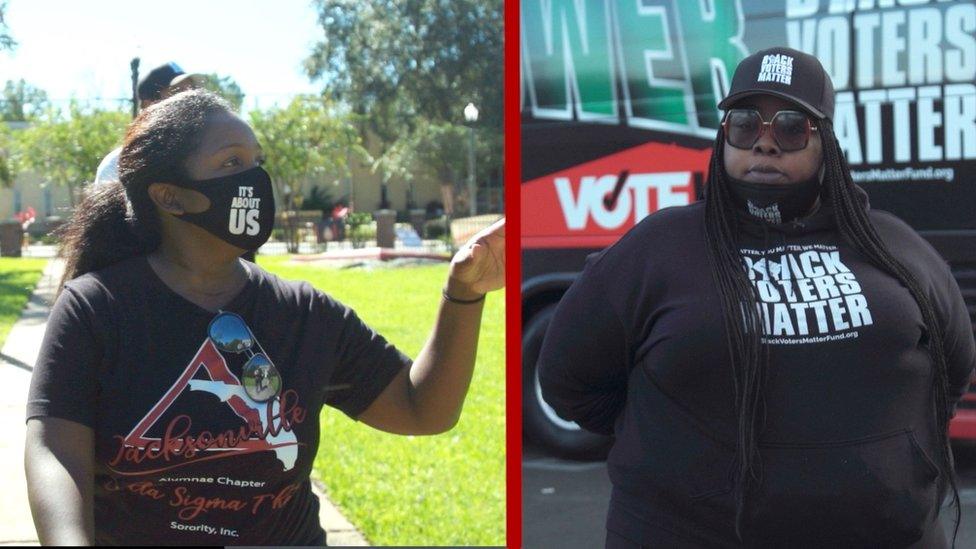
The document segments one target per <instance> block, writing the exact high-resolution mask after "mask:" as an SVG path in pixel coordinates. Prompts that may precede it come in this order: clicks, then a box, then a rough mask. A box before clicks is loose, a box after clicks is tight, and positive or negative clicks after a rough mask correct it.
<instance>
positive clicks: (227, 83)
mask: <svg viewBox="0 0 976 549" xmlns="http://www.w3.org/2000/svg"><path fill="white" fill-rule="evenodd" d="M203 77H204V79H205V82H204V87H205V88H207V89H208V90H210V91H212V92H214V93H216V94H218V95H220V96H221V97H223V98H224V99H226V100H227V101H228V102H229V103H230V104H231V105H233V106H234V110H235V111H238V112H240V110H241V105H242V104H243V103H244V92H242V91H241V87H240V86H238V85H237V82H235V81H234V79H233V78H231V77H229V76H220V75H219V74H217V73H210V74H205V75H203Z"/></svg>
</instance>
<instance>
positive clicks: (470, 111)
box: [464, 103, 478, 216]
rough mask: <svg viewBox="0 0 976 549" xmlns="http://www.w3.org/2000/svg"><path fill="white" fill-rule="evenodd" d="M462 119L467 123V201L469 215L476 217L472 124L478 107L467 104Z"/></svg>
mask: <svg viewBox="0 0 976 549" xmlns="http://www.w3.org/2000/svg"><path fill="white" fill-rule="evenodd" d="M464 119H465V120H466V121H467V122H468V200H469V201H470V203H471V215H473V216H474V215H478V196H477V195H476V194H475V184H474V123H475V122H477V121H478V107H475V106H474V103H468V104H467V105H466V106H465V107H464Z"/></svg>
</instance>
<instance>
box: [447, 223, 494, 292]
mask: <svg viewBox="0 0 976 549" xmlns="http://www.w3.org/2000/svg"><path fill="white" fill-rule="evenodd" d="M447 286H448V287H447V291H448V293H449V294H450V295H451V296H452V297H455V298H458V299H470V298H472V297H477V296H479V295H481V294H486V293H488V292H491V291H493V290H497V289H499V288H503V287H504V286H505V218H504V217H503V218H501V219H499V220H498V221H496V222H495V223H492V224H491V226H489V227H487V228H485V229H482V230H481V231H479V232H478V233H477V234H475V235H474V236H472V237H471V239H470V240H468V241H467V242H466V243H465V244H464V246H461V249H460V250H458V252H457V253H456V254H454V258H453V259H452V260H451V271H450V275H449V277H448V283H447Z"/></svg>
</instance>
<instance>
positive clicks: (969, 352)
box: [942, 269, 976, 417]
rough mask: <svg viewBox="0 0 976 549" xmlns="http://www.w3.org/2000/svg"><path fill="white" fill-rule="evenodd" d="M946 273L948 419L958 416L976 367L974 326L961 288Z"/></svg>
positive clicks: (945, 338) (944, 332) (945, 327)
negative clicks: (958, 405)
mask: <svg viewBox="0 0 976 549" xmlns="http://www.w3.org/2000/svg"><path fill="white" fill-rule="evenodd" d="M946 271H947V274H948V276H947V278H948V280H947V284H946V286H947V288H946V296H945V298H946V300H947V303H948V307H947V311H948V314H947V315H946V323H945V325H944V326H943V328H942V333H943V340H942V341H943V343H942V346H943V349H944V350H945V357H946V368H947V370H948V374H949V406H950V410H949V416H950V417H952V416H954V415H955V413H956V404H958V402H959V399H961V398H962V395H963V393H965V391H966V387H968V386H969V382H970V379H971V376H972V374H973V368H974V366H976V342H974V340H973V334H974V331H973V324H972V321H971V320H970V318H969V312H968V311H967V310H966V302H965V301H964V300H963V297H962V292H960V291H959V284H958V283H956V279H955V277H953V276H952V273H951V272H950V271H949V270H948V269H946Z"/></svg>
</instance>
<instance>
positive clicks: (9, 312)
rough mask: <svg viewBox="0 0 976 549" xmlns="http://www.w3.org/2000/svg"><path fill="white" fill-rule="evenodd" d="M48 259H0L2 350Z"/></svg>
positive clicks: (0, 335) (0, 341)
mask: <svg viewBox="0 0 976 549" xmlns="http://www.w3.org/2000/svg"><path fill="white" fill-rule="evenodd" d="M47 261H48V260H47V259H34V258H21V257H0V348H2V347H3V342H4V341H6V340H7V334H9V333H10V327H11V326H13V325H14V322H17V319H18V318H20V313H21V311H22V310H23V309H24V305H25V304H26V303H27V299H28V298H30V295H31V293H32V292H33V291H34V286H36V285H37V281H38V280H40V279H41V273H42V272H43V271H44V266H45V265H47Z"/></svg>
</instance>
